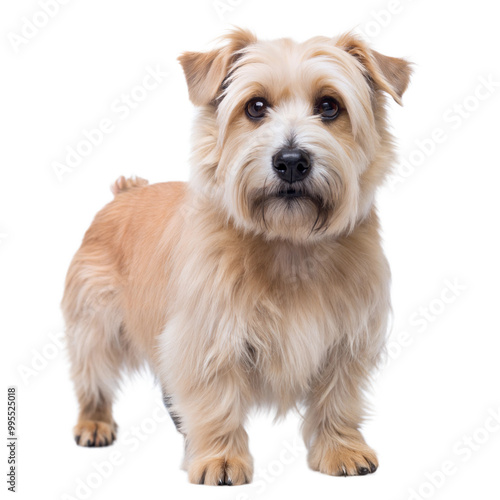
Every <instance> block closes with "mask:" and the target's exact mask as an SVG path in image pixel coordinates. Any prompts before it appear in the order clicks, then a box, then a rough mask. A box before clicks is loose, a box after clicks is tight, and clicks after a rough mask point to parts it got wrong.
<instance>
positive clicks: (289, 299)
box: [242, 260, 340, 398]
mask: <svg viewBox="0 0 500 500" xmlns="http://www.w3.org/2000/svg"><path fill="white" fill-rule="evenodd" d="M307 265H308V266H309V268H308V269H307V268H306V267H304V266H303V267H302V268H301V267H300V265H299V264H296V267H295V269H294V271H293V272H290V270H291V268H288V270H287V272H284V273H283V274H281V275H278V276H275V279H274V281H273V282H272V283H271V285H270V286H269V287H268V288H267V289H266V290H265V293H264V292H263V293H261V295H260V296H259V297H258V298H257V299H256V300H255V302H254V304H253V307H251V308H250V309H247V310H245V311H243V312H242V314H243V315H244V316H245V318H244V319H243V318H242V319H243V322H244V323H245V325H246V329H245V340H246V348H247V358H248V360H249V363H250V366H251V368H252V369H253V370H254V373H255V374H256V376H257V378H258V379H259V380H260V382H261V383H262V384H263V385H264V386H265V387H267V389H268V390H271V391H272V392H279V393H280V394H281V396H282V395H283V393H284V392H286V393H290V394H293V397H295V398H296V397H297V396H298V395H299V394H300V393H301V391H303V390H304V389H305V388H306V387H307V385H308V383H309V381H310V379H311V377H313V376H315V375H316V374H317V372H318V370H319V368H320V366H321V364H322V362H323V361H324V359H325V356H326V354H327V352H328V349H329V347H330V346H331V345H332V344H333V343H334V342H335V339H336V338H338V336H339V334H340V329H339V317H338V312H337V311H338V310H339V308H338V307H337V306H336V301H335V299H334V298H333V297H332V296H331V291H332V290H331V289H329V288H330V287H329V286H328V283H327V281H326V280H325V276H324V275H323V276H320V275H316V274H315V273H316V269H315V268H314V262H313V261H312V260H311V261H310V262H309V263H308V264H307ZM292 269H293V268H292ZM291 397H292V396H291Z"/></svg>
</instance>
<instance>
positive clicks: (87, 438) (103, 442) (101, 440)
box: [73, 420, 116, 447]
mask: <svg viewBox="0 0 500 500" xmlns="http://www.w3.org/2000/svg"><path fill="white" fill-rule="evenodd" d="M73 435H74V436H75V441H76V444H78V445H80V446H88V447H93V446H109V445H110V444H111V443H112V442H113V441H114V440H115V439H116V424H108V423H106V422H99V421H95V420H81V421H80V422H78V423H77V424H76V425H75V428H74V429H73Z"/></svg>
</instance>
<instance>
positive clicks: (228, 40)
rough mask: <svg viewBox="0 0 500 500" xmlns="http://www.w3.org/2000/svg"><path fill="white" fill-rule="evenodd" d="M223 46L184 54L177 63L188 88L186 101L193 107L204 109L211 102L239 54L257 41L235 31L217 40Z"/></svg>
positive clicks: (243, 32) (247, 32) (240, 29)
mask: <svg viewBox="0 0 500 500" xmlns="http://www.w3.org/2000/svg"><path fill="white" fill-rule="evenodd" d="M221 40H223V41H224V42H225V44H224V45H223V46H222V47H220V48H217V49H213V50H211V51H209V52H184V53H183V54H182V55H181V56H179V58H178V60H179V62H180V63H181V65H182V69H183V70H184V74H185V76H186V81H187V85H188V91H189V98H190V99H191V102H192V103H193V104H194V105H195V106H204V105H206V104H210V103H211V102H213V101H214V100H215V98H216V97H217V96H218V95H219V93H220V91H221V86H222V82H223V81H224V79H225V78H226V76H227V75H228V73H229V71H230V69H231V66H232V64H234V62H235V61H236V60H237V59H238V57H239V56H240V55H241V53H242V50H243V49H245V48H246V47H247V46H248V45H250V44H252V43H255V42H256V41H257V39H256V37H255V35H254V34H253V33H251V32H250V31H247V30H245V29H242V28H236V29H234V30H232V31H230V32H229V33H228V34H227V35H224V36H222V37H221Z"/></svg>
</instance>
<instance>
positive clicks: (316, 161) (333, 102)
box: [179, 30, 411, 240]
mask: <svg viewBox="0 0 500 500" xmlns="http://www.w3.org/2000/svg"><path fill="white" fill-rule="evenodd" d="M223 40H224V44H223V45H222V46H221V47H220V48H217V49H214V50H212V51H209V52H206V53H195V52H187V53H184V54H183V55H182V56H181V57H180V58H179V60H180V62H181V64H182V66H183V69H184V72H185V75H186V80H187V83H188V89H189V96H190V99H191V101H192V102H193V103H194V104H195V105H196V106H199V107H200V113H199V114H198V117H197V122H196V123H195V128H194V130H195V133H194V157H193V180H192V182H193V184H194V188H195V189H197V190H199V191H200V192H201V193H203V194H204V195H205V197H207V198H208V199H209V200H211V201H212V202H213V203H215V204H217V205H218V207H219V208H220V209H221V210H223V211H224V213H225V214H226V215H227V217H228V219H230V220H232V221H233V223H234V224H236V225H237V226H239V227H241V228H243V229H244V230H247V231H253V232H258V233H261V234H263V235H265V236H266V237H269V238H276V237H278V238H287V239H293V240H304V239H310V238H318V237H321V236H324V235H332V234H333V235H335V234H341V233H345V232H348V231H349V230H351V229H352V228H353V227H354V226H355V225H356V223H358V222H359V221H360V220H362V219H363V218H364V217H366V216H367V215H368V214H369V213H370V210H371V207H372V204H373V198H374V194H375V190H376V188H377V186H378V185H380V183H381V182H382V180H383V178H384V176H385V175H386V173H387V171H388V169H389V167H390V164H391V162H392V159H393V158H392V155H393V153H392V150H393V148H392V141H391V136H390V134H389V132H388V130H387V123H386V113H385V105H386V95H387V94H388V95H390V96H391V97H392V98H394V100H396V101H397V102H398V103H401V97H402V95H403V92H404V91H405V89H406V87H407V85H408V82H409V77H410V73H411V70H410V66H409V64H408V63H407V62H406V61H404V60H403V59H397V58H392V57H387V56H384V55H382V54H379V53H378V52H376V51H374V50H371V49H369V48H368V47H367V46H366V45H365V43H363V42H362V41H361V40H360V39H358V38H356V37H355V36H353V35H351V34H347V35H343V36H341V37H339V38H336V39H331V38H326V37H316V38H312V39H310V40H308V41H306V42H304V43H295V42H293V41H291V40H289V39H280V40H274V41H261V40H257V39H256V38H255V37H254V36H253V35H252V34H251V33H249V32H247V31H245V30H234V31H232V32H231V33H230V34H229V35H227V36H225V37H223Z"/></svg>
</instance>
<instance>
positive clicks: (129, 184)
mask: <svg viewBox="0 0 500 500" xmlns="http://www.w3.org/2000/svg"><path fill="white" fill-rule="evenodd" d="M148 184H149V182H148V181H147V180H146V179H142V178H141V177H129V178H128V179H127V178H126V177H124V176H123V175H122V176H121V177H119V178H118V179H116V181H115V183H114V184H112V185H111V192H112V193H113V194H114V195H115V196H116V195H118V194H120V193H123V192H125V191H128V190H129V189H132V188H137V187H143V186H147V185H148Z"/></svg>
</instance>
